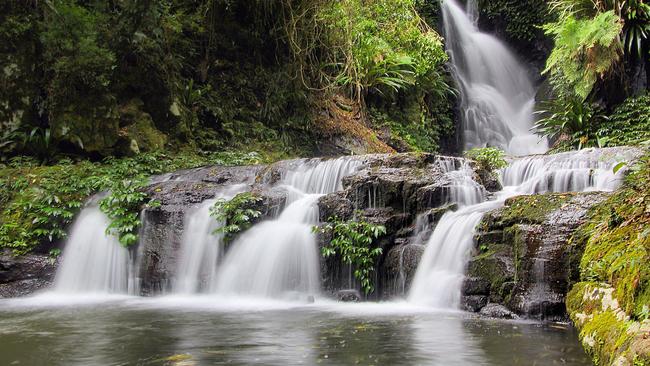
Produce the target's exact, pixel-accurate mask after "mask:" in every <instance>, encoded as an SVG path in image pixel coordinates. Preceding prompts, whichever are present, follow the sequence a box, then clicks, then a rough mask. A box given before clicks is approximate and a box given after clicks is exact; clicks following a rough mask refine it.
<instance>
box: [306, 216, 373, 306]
mask: <svg viewBox="0 0 650 366" xmlns="http://www.w3.org/2000/svg"><path fill="white" fill-rule="evenodd" d="M314 231H315V232H321V233H329V234H331V235H332V240H331V241H330V242H329V243H328V244H327V245H326V246H324V247H323V248H321V252H322V255H323V257H330V256H333V255H337V254H338V255H340V256H341V260H342V261H343V262H344V263H347V264H351V265H353V266H354V277H355V278H357V279H358V280H359V281H360V282H361V288H362V289H363V291H364V292H365V293H366V295H367V294H369V293H371V292H373V291H374V290H375V287H374V284H373V283H372V279H371V276H372V272H374V270H375V269H374V266H375V259H376V258H377V257H378V256H379V255H381V253H382V249H381V248H372V247H371V245H372V242H373V240H374V239H377V238H379V237H380V236H382V235H383V234H385V233H386V228H385V227H384V226H381V225H373V224H371V223H368V222H366V221H363V220H357V221H343V220H341V219H339V218H338V217H331V218H329V219H328V221H327V223H325V224H324V225H323V226H321V227H314Z"/></svg>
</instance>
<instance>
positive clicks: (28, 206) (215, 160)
mask: <svg viewBox="0 0 650 366" xmlns="http://www.w3.org/2000/svg"><path fill="white" fill-rule="evenodd" d="M261 161H262V158H261V157H260V155H258V154H256V153H249V154H240V153H230V152H226V153H216V154H208V155H198V154H188V153H180V154H177V155H175V156H173V157H172V156H169V155H166V154H163V153H152V154H141V155H138V156H136V157H133V158H126V159H115V158H110V159H106V160H105V161H104V162H102V163H91V162H88V161H82V162H79V163H73V162H71V161H70V160H63V161H59V162H58V163H57V164H56V165H52V166H38V165H37V164H35V163H34V162H33V161H32V160H29V159H21V158H14V159H12V160H11V161H10V164H9V167H5V168H1V167H0V248H8V249H11V250H13V251H14V252H15V253H17V254H23V253H27V252H29V251H31V250H33V249H34V248H36V247H37V246H38V245H40V244H42V243H53V242H56V241H58V240H61V239H63V238H65V235H66V231H65V230H66V228H67V226H68V225H69V224H70V223H71V222H72V219H73V218H74V216H75V215H76V213H77V212H78V211H79V209H80V208H81V207H82V205H83V203H84V202H85V200H86V199H87V198H88V197H90V196H91V195H93V194H95V193H97V192H100V191H105V190H110V193H109V195H108V196H107V197H105V198H103V199H102V201H101V203H100V205H101V208H102V210H103V211H104V212H105V213H106V214H107V215H108V216H109V218H110V219H111V227H110V228H109V232H110V233H112V234H115V235H117V236H118V237H119V238H120V241H121V242H122V243H123V244H124V245H129V244H133V243H134V242H135V241H136V240H137V228H138V225H139V224H140V223H139V220H138V213H139V212H140V209H141V208H142V206H143V204H145V203H147V202H148V201H149V200H148V198H147V197H146V196H145V195H144V193H143V192H142V191H141V188H142V187H143V185H144V184H145V183H146V179H147V177H149V176H151V175H155V174H161V173H165V172H170V171H174V170H179V169H185V168H195V167H198V166H203V165H210V164H217V165H241V164H252V163H259V162H261ZM149 204H155V203H151V202H149Z"/></svg>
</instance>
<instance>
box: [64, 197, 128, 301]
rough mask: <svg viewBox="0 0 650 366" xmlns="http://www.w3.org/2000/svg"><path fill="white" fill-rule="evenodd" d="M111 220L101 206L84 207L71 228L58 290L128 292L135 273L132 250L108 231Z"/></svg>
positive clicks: (67, 292)
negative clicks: (131, 264) (108, 233)
mask: <svg viewBox="0 0 650 366" xmlns="http://www.w3.org/2000/svg"><path fill="white" fill-rule="evenodd" d="M108 225H109V220H108V217H106V215H104V213H102V212H101V211H100V210H99V207H97V206H91V207H87V208H84V209H83V210H82V211H81V213H80V214H79V217H78V218H77V219H76V221H75V223H74V224H73V226H72V229H71V231H70V237H69V238H68V240H67V242H66V245H65V248H64V250H63V258H62V260H61V265H60V266H59V270H58V272H57V273H56V278H55V283H54V292H55V293H60V294H89V293H105V294H108V293H112V294H127V293H129V289H130V288H134V283H135V276H134V274H133V271H132V270H131V266H130V259H129V251H128V249H126V248H125V247H123V246H122V245H120V243H119V241H118V240H117V238H116V237H115V236H113V235H107V234H106V228H107V227H108Z"/></svg>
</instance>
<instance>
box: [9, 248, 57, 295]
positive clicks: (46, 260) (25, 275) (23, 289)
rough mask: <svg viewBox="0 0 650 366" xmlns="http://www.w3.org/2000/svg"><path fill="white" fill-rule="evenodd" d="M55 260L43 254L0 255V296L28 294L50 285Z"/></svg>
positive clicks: (54, 268)
mask: <svg viewBox="0 0 650 366" xmlns="http://www.w3.org/2000/svg"><path fill="white" fill-rule="evenodd" d="M55 272H56V261H55V260H54V259H53V258H51V257H49V256H47V255H43V254H27V255H24V256H21V257H15V256H13V255H12V254H11V253H9V252H5V253H3V254H1V255H0V298H1V297H19V296H26V295H30V294H32V293H34V292H36V291H38V290H42V289H45V288H48V287H50V286H51V285H52V281H53V279H54V273H55Z"/></svg>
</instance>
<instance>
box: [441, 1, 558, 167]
mask: <svg viewBox="0 0 650 366" xmlns="http://www.w3.org/2000/svg"><path fill="white" fill-rule="evenodd" d="M474 12H475V11H473V12H472V16H473V17H474V16H475V14H474ZM442 13H443V19H444V31H445V38H446V43H447V50H448V52H449V54H450V57H451V62H452V65H453V69H454V76H455V78H456V81H457V83H458V87H459V89H460V94H461V106H460V107H461V108H460V109H461V111H462V113H461V116H462V123H463V130H464V141H465V147H466V148H474V147H485V146H493V147H499V148H501V149H503V150H505V151H506V152H508V153H509V154H511V155H518V156H521V155H528V154H537V153H543V152H545V151H546V150H548V146H547V142H546V139H544V138H540V137H539V136H537V135H535V134H534V133H533V132H531V130H532V128H533V125H534V119H533V110H534V106H535V88H534V87H533V83H532V82H531V80H530V76H529V75H528V72H527V71H526V69H525V68H524V66H523V65H522V64H521V63H520V62H519V61H518V60H517V58H516V57H515V56H514V55H513V53H512V52H511V51H510V50H508V48H507V47H506V46H505V45H504V44H503V43H501V42H500V41H499V40H498V39H496V38H495V37H493V36H491V35H488V34H485V33H481V32H480V31H479V30H478V28H477V26H476V23H475V19H470V17H469V16H468V14H467V13H466V12H464V11H463V9H462V8H460V7H459V6H458V5H457V4H456V3H455V1H454V0H444V1H443V3H442Z"/></svg>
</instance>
